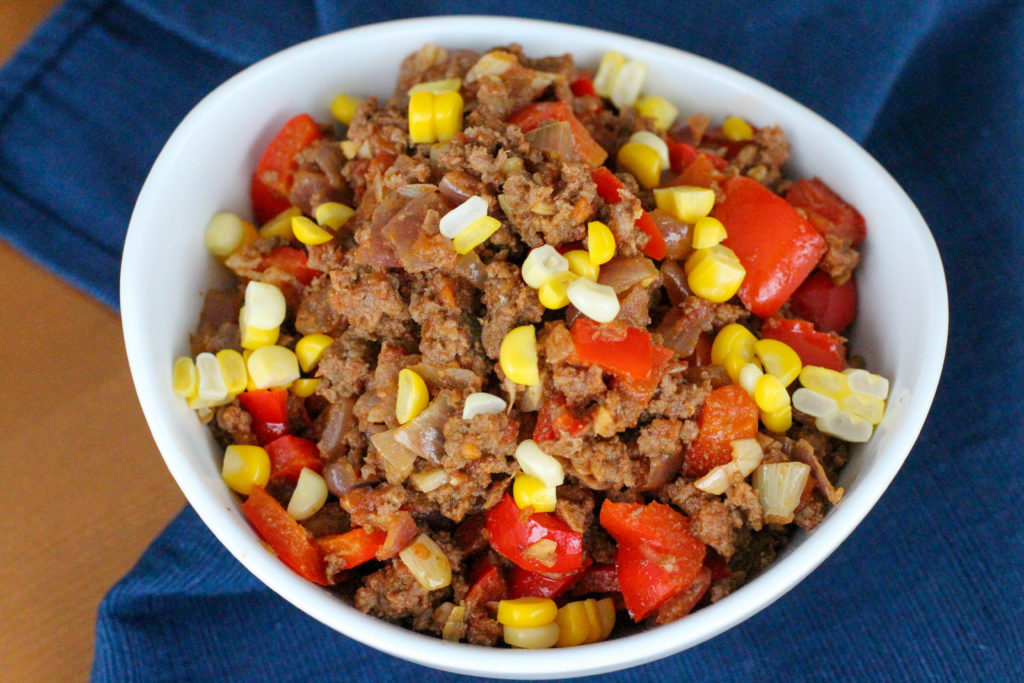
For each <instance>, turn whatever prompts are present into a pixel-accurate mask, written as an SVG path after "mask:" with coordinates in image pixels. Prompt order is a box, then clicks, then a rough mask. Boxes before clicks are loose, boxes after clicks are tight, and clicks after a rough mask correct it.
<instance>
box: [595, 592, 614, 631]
mask: <svg viewBox="0 0 1024 683" xmlns="http://www.w3.org/2000/svg"><path fill="white" fill-rule="evenodd" d="M597 613H598V614H599V615H600V616H601V640H604V639H605V638H607V637H608V636H610V635H611V634H612V630H613V629H614V628H615V601H614V600H612V599H611V598H601V599H600V600H598V601H597Z"/></svg>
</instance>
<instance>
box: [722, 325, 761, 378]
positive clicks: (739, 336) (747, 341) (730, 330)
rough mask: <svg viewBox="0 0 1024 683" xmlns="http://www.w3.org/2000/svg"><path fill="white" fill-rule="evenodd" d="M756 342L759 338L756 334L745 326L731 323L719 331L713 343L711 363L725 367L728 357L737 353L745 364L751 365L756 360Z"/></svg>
mask: <svg viewBox="0 0 1024 683" xmlns="http://www.w3.org/2000/svg"><path fill="white" fill-rule="evenodd" d="M756 341H757V337H755V336H754V333H753V332H751V331H750V330H748V329H747V328H745V327H743V325H740V324H739V323H730V324H728V325H726V326H725V327H723V328H722V329H721V330H719V332H718V334H717V335H715V340H714V341H713V342H712V343H711V362H712V363H713V364H715V365H722V366H724V365H725V358H726V356H728V355H729V354H730V353H736V354H738V355H739V357H740V359H742V360H743V362H744V363H749V362H750V361H751V360H752V359H753V358H754V342H756ZM741 367H742V366H741ZM737 372H738V370H737Z"/></svg>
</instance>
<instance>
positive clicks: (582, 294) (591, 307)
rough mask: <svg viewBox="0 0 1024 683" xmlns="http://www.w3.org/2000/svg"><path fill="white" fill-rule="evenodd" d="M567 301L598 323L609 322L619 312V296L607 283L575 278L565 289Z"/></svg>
mask: <svg viewBox="0 0 1024 683" xmlns="http://www.w3.org/2000/svg"><path fill="white" fill-rule="evenodd" d="M566 294H567V295H568V296H569V301H570V303H572V305H573V306H575V307H576V308H577V309H579V312H580V313H582V314H583V315H585V316H587V317H588V318H590V319H591V320H594V321H596V322H599V323H609V322H611V321H612V320H615V317H616V316H617V315H618V314H619V297H618V296H616V294H615V290H614V289H612V288H611V287H609V286H608V285H601V284H598V283H596V282H593V281H591V280H588V279H587V278H584V277H580V278H576V279H575V280H573V281H572V283H570V284H569V287H568V288H567V289H566Z"/></svg>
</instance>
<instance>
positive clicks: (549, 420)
mask: <svg viewBox="0 0 1024 683" xmlns="http://www.w3.org/2000/svg"><path fill="white" fill-rule="evenodd" d="M588 424H590V423H589V422H588V421H587V420H583V419H580V418H578V417H576V416H575V415H573V414H572V412H571V411H570V410H569V407H568V405H566V402H565V395H564V394H562V393H561V392H558V393H555V394H554V395H553V396H552V397H551V398H549V399H548V400H547V401H545V402H544V403H542V404H541V406H540V409H539V410H538V411H537V424H536V425H535V426H534V428H533V440H534V441H536V442H538V443H540V442H542V441H552V440H554V439H557V438H560V437H562V436H578V435H579V434H580V433H582V432H583V430H584V429H586V428H587V425H588Z"/></svg>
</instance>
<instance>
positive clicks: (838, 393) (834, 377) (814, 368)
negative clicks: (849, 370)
mask: <svg viewBox="0 0 1024 683" xmlns="http://www.w3.org/2000/svg"><path fill="white" fill-rule="evenodd" d="M800 384H802V385H804V386H805V387H807V388H808V389H810V390H811V391H816V392H818V393H819V394H821V395H822V396H828V397H830V398H834V399H836V400H838V399H839V398H840V397H842V395H843V394H845V393H846V392H847V391H848V390H849V384H848V383H847V379H846V375H844V374H843V373H841V372H836V371H835V370H830V369H829V368H823V367H820V366H818V365H805V366H804V367H803V369H802V370H800Z"/></svg>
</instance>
